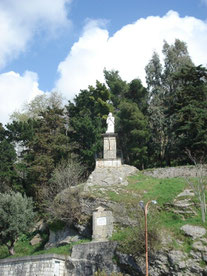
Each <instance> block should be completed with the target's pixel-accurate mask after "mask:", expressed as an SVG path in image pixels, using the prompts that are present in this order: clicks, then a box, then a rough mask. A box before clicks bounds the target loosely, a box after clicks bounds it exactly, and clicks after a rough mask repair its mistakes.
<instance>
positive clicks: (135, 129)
mask: <svg viewBox="0 0 207 276" xmlns="http://www.w3.org/2000/svg"><path fill="white" fill-rule="evenodd" d="M117 117H118V122H117V130H118V133H119V142H120V144H121V147H122V151H123V156H124V160H125V161H126V163H127V164H130V165H134V166H136V167H138V168H141V169H142V168H143V167H145V164H146V160H147V147H146V145H147V142H148V137H149V134H148V130H147V121H146V119H145V117H144V115H143V114H142V112H141V111H140V110H139V108H138V106H137V104H136V103H133V102H128V101H122V103H121V104H120V105H119V112H118V113H117Z"/></svg>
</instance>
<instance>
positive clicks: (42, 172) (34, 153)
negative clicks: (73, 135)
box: [7, 106, 70, 204]
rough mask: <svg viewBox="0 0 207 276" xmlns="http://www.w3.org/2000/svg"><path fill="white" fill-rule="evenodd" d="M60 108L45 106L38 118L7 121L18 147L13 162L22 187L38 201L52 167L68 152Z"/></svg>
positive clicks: (65, 130)
mask: <svg viewBox="0 0 207 276" xmlns="http://www.w3.org/2000/svg"><path fill="white" fill-rule="evenodd" d="M64 115H65V114H64V111H63V109H60V108H58V107H55V106H54V107H52V108H50V107H48V108H47V109H46V110H45V111H43V112H41V113H40V116H39V118H38V119H28V120H27V121H23V122H22V121H13V123H12V124H10V125H8V126H7V127H8V129H9V131H10V134H9V135H10V136H11V139H13V140H14V141H15V142H18V144H19V145H20V147H21V148H22V149H21V151H20V155H19V159H18V162H17V164H16V167H17V168H18V174H19V176H20V177H21V178H22V182H23V186H24V191H25V192H26V194H27V195H29V196H34V198H35V199H36V200H37V202H38V203H39V204H40V203H41V202H42V189H43V188H44V187H45V186H47V185H48V181H49V179H50V177H51V174H52V172H53V170H54V168H55V167H56V166H57V165H58V163H59V162H61V161H62V160H63V159H67V158H68V156H69V153H70V145H69V137H68V136H67V129H66V119H65V116H64Z"/></svg>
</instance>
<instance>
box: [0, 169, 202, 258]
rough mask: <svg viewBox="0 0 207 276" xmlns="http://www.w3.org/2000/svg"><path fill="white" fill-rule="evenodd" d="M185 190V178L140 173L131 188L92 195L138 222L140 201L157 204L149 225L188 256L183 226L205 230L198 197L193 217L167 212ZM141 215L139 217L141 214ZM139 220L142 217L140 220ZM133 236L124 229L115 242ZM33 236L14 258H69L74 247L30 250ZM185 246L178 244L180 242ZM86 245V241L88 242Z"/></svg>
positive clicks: (4, 253) (1, 252)
mask: <svg viewBox="0 0 207 276" xmlns="http://www.w3.org/2000/svg"><path fill="white" fill-rule="evenodd" d="M185 188H189V186H188V185H187V182H186V180H185V179H184V178H165V179H158V178H154V177H151V176H146V175H144V174H142V173H141V172H139V173H138V174H137V175H134V176H130V177H129V184H128V186H117V187H115V186H110V187H107V188H106V187H105V189H104V190H102V191H99V189H100V187H99V186H98V187H93V189H94V190H91V191H90V196H93V197H94V198H95V197H100V198H105V199H108V200H111V201H114V202H118V203H121V204H124V205H125V207H126V209H127V211H128V216H129V217H130V218H132V219H134V220H135V219H136V220H137V221H138V220H140V218H144V215H143V212H142V210H141V209H140V207H139V201H140V200H143V201H144V202H145V203H146V202H147V201H149V200H156V201H157V202H158V204H157V205H156V206H155V205H153V204H150V205H149V209H148V210H149V213H148V221H149V224H150V223H152V225H153V224H154V225H155V224H156V225H158V226H159V228H160V229H161V230H160V231H166V232H167V233H170V235H171V236H172V239H173V241H172V244H171V245H169V246H171V247H172V248H175V249H176V248H179V249H182V250H183V251H185V252H187V253H188V252H189V251H190V250H191V245H192V244H191V242H190V241H189V239H188V238H186V237H185V236H184V234H183V232H182V231H181V230H180V228H181V226H183V225H184V224H192V225H198V226H199V225H200V226H204V227H206V225H204V224H203V223H202V220H201V212H200V209H199V204H198V200H197V199H196V197H194V198H193V199H192V201H193V202H194V203H196V204H195V205H196V206H195V207H194V208H195V210H196V211H197V215H192V216H190V217H189V218H186V219H185V220H184V219H183V217H182V216H181V215H178V214H175V213H173V212H172V210H171V209H168V208H167V204H169V203H172V202H173V200H174V199H175V197H176V196H177V195H178V194H179V193H181V192H182V191H183V190H184V189H185ZM138 213H139V214H138ZM138 216H139V217H138ZM62 227H63V225H62V223H60V222H58V221H57V222H55V223H53V224H52V225H51V228H52V229H53V230H58V229H62ZM130 235H132V233H131V230H130V229H129V228H121V229H119V230H118V231H117V232H115V233H114V235H113V239H114V240H117V241H123V240H124V239H126V237H128V236H130ZM30 239H31V235H30V237H29V236H25V235H24V236H22V237H21V238H20V239H19V240H18V242H17V243H16V245H15V251H16V254H15V257H20V256H25V255H37V254H47V253H57V254H63V255H69V254H70V251H71V248H72V244H71V245H66V246H61V247H58V248H51V249H48V250H44V249H43V248H44V243H45V241H46V239H44V242H43V244H41V245H36V246H31V245H30V243H29V240H30ZM179 240H180V241H182V242H180V243H179V242H177V241H179ZM85 241H86V240H85ZM8 256H9V255H8V250H7V248H6V247H5V246H0V258H5V257H8Z"/></svg>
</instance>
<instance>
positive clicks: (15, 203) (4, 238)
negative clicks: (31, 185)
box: [0, 192, 35, 255]
mask: <svg viewBox="0 0 207 276" xmlns="http://www.w3.org/2000/svg"><path fill="white" fill-rule="evenodd" d="M34 217H35V213H34V211H33V202H32V199H31V198H27V197H26V196H22V195H21V194H20V193H14V192H11V193H10V194H0V221H1V224H0V243H1V244H4V245H6V246H7V248H8V250H9V253H10V254H11V255H14V244H15V242H16V240H17V239H18V237H19V236H20V235H21V234H23V233H26V232H27V231H28V230H29V229H30V227H31V226H32V225H33V222H34Z"/></svg>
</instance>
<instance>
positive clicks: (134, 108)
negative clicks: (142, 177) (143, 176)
mask: <svg viewBox="0 0 207 276" xmlns="http://www.w3.org/2000/svg"><path fill="white" fill-rule="evenodd" d="M104 75H105V79H106V83H107V85H108V87H109V89H110V92H111V101H112V104H113V106H114V107H115V116H116V132H117V133H118V137H119V140H118V146H119V149H120V150H121V152H122V153H123V158H124V162H126V163H127V164H129V165H134V166H137V167H138V168H144V167H145V166H146V163H147V162H146V161H147V142H148V140H149V132H148V120H147V117H146V116H145V115H147V107H148V102H147V101H148V91H147V89H146V88H144V87H143V85H142V83H141V81H140V80H139V79H134V80H132V81H131V82H130V83H127V82H125V81H123V80H122V79H121V77H120V76H119V72H118V71H113V70H112V71H107V70H104Z"/></svg>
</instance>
